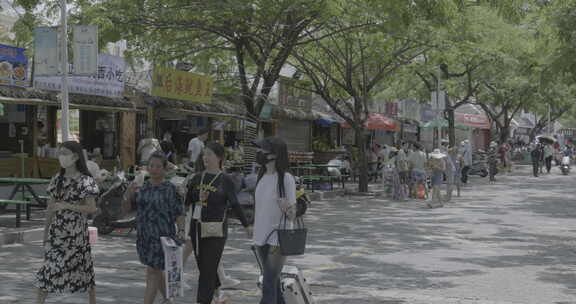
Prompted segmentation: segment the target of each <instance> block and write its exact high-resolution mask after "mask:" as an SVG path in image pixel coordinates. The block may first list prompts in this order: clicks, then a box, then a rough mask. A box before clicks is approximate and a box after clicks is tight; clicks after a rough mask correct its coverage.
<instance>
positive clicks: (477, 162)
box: [468, 150, 488, 177]
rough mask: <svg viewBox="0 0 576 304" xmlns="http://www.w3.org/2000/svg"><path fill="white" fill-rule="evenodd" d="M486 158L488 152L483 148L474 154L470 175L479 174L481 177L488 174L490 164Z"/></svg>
mask: <svg viewBox="0 0 576 304" xmlns="http://www.w3.org/2000/svg"><path fill="white" fill-rule="evenodd" d="M486 158H487V156H486V152H484V151H482V150H479V151H478V152H476V153H474V154H472V166H470V170H469V171H468V175H478V176H480V177H486V176H488V165H487V162H486Z"/></svg>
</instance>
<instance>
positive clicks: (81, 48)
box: [73, 25, 98, 76]
mask: <svg viewBox="0 0 576 304" xmlns="http://www.w3.org/2000/svg"><path fill="white" fill-rule="evenodd" d="M73 39H74V40H73V47H74V75H79V76H92V75H96V72H97V71H98V60H97V59H98V27H97V26H95V25H77V26H74V38H73Z"/></svg>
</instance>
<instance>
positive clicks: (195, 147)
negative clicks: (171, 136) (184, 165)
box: [188, 128, 210, 172]
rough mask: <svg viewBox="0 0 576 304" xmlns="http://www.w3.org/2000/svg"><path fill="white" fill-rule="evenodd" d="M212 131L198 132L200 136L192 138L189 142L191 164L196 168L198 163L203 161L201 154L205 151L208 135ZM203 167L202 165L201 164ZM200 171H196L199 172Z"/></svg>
mask: <svg viewBox="0 0 576 304" xmlns="http://www.w3.org/2000/svg"><path fill="white" fill-rule="evenodd" d="M209 133H210V130H209V129H208V128H205V129H202V130H200V131H199V132H198V136H196V137H194V138H192V139H191V140H190V141H189V142H188V154H189V156H190V160H189V163H190V164H191V165H192V166H194V167H195V168H196V166H197V165H198V162H201V161H202V160H201V159H200V158H199V156H200V154H201V153H202V151H203V150H204V142H206V140H207V139H208V134H209ZM200 165H201V164H200ZM199 171H200V170H196V172H199Z"/></svg>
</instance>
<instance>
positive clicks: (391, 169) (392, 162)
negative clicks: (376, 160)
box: [383, 147, 406, 201]
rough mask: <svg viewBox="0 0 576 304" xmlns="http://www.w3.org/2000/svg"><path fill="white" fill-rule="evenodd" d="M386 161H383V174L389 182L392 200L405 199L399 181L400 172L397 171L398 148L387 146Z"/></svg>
mask: <svg viewBox="0 0 576 304" xmlns="http://www.w3.org/2000/svg"><path fill="white" fill-rule="evenodd" d="M389 150H390V151H389V154H388V161H387V162H385V163H384V174H383V175H384V176H386V177H387V180H386V181H384V182H388V183H389V184H390V190H391V191H390V194H391V197H392V199H393V200H395V201H402V200H404V199H405V197H406V194H404V193H403V188H402V183H401V182H400V174H399V171H398V161H397V156H398V150H397V149H396V148H394V147H390V148H389Z"/></svg>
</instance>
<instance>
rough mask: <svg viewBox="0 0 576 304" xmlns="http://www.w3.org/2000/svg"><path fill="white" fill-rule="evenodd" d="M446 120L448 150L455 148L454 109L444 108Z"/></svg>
mask: <svg viewBox="0 0 576 304" xmlns="http://www.w3.org/2000/svg"><path fill="white" fill-rule="evenodd" d="M445 114H446V119H447V120H448V146H449V147H450V148H452V147H454V146H456V131H455V121H454V119H455V118H454V108H452V105H449V106H448V107H447V108H446V113H445Z"/></svg>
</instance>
